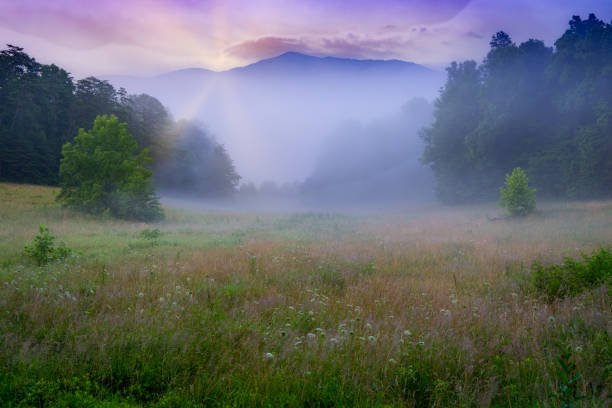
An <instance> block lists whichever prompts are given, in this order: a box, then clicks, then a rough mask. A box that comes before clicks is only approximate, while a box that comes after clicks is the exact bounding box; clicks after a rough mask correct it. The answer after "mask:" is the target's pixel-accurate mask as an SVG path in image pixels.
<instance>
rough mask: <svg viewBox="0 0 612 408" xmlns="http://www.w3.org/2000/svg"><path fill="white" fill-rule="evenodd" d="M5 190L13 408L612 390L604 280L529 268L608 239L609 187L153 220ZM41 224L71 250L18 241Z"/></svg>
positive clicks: (545, 401)
mask: <svg viewBox="0 0 612 408" xmlns="http://www.w3.org/2000/svg"><path fill="white" fill-rule="evenodd" d="M0 192H2V199H1V202H0V220H2V224H0V225H1V227H0V254H2V255H1V258H2V259H1V264H0V265H1V266H0V364H1V365H0V367H1V368H0V401H1V403H0V405H2V406H157V407H182V406H193V407H196V406H270V407H272V406H274V407H276V406H291V407H295V406H313V407H315V406H368V407H370V406H398V407H400V406H402V407H403V406H415V407H425V406H432V407H448V406H509V407H510V406H512V407H519V406H541V407H561V406H589V407H600V406H601V407H603V406H608V405H609V404H610V402H611V401H610V397H611V391H612V389H611V387H612V383H611V381H612V380H611V372H610V370H611V367H612V339H611V330H612V326H611V324H610V322H611V321H612V308H611V307H610V306H611V302H610V294H609V292H608V290H607V288H606V287H605V286H601V287H595V288H592V289H588V290H586V291H584V292H582V293H580V294H578V295H576V296H575V297H568V298H563V299H557V300H554V301H552V302H551V301H550V299H549V298H548V297H546V298H545V297H542V298H540V297H538V295H537V294H534V292H533V291H532V290H530V289H529V288H527V287H526V286H525V285H526V283H525V282H528V279H526V275H529V274H530V270H529V265H531V262H532V261H534V260H538V261H540V262H541V263H543V264H547V263H554V262H559V261H561V260H562V258H563V257H564V256H570V257H577V256H578V254H579V253H580V252H581V251H584V252H590V251H591V250H594V249H596V248H598V247H600V246H608V245H609V244H610V242H611V238H612V229H611V228H609V227H611V226H612V202H592V203H573V204H554V203H551V204H549V205H544V206H542V209H541V210H540V211H539V212H538V213H537V214H533V215H531V216H529V217H527V218H526V219H524V220H519V221H515V220H512V221H509V220H502V221H495V222H491V221H488V220H487V217H486V215H487V213H488V212H492V211H494V206H493V205H491V206H490V207H488V206H480V207H466V208H461V209H453V210H448V209H444V208H438V209H435V210H431V211H421V212H412V213H408V212H407V213H394V214H369V215H362V216H357V215H352V216H347V215H336V214H289V215H266V214H240V215H236V214H223V213H214V214H210V213H209V214H198V213H189V212H184V211H179V210H171V211H169V214H170V217H169V220H168V221H166V222H163V223H160V224H155V225H154V226H147V225H144V224H138V223H124V222H121V223H119V222H116V221H113V220H110V219H100V218H92V217H85V216H82V215H79V214H74V213H71V212H68V211H65V210H63V209H61V208H59V207H56V206H55V205H54V202H53V200H52V198H53V193H54V191H53V190H50V189H41V188H39V187H29V186H17V185H8V184H4V185H0ZM43 223H44V224H46V225H48V226H49V227H50V229H51V230H52V231H53V232H54V233H55V234H56V235H57V236H58V238H59V239H61V240H63V241H65V242H66V244H67V246H69V247H71V248H73V249H74V250H75V254H74V255H73V256H72V257H70V258H68V259H66V260H63V261H60V262H55V263H51V264H49V265H47V266H42V267H38V266H37V265H36V264H35V263H33V262H31V261H30V260H28V259H27V257H25V256H24V255H23V253H22V248H23V245H24V244H25V243H26V242H27V241H29V240H31V239H32V237H33V235H34V234H35V233H36V231H37V227H38V224H43ZM147 229H148V230H149V231H151V230H152V229H159V231H160V232H159V235H157V233H156V237H155V240H152V239H147V235H148V234H149V233H147V232H145V233H141V231H143V230H147ZM564 404H565V405H564Z"/></svg>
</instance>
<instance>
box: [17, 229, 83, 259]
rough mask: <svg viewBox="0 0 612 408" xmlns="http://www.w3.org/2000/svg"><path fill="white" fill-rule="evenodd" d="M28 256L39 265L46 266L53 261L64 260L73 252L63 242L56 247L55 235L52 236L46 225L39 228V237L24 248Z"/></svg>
mask: <svg viewBox="0 0 612 408" xmlns="http://www.w3.org/2000/svg"><path fill="white" fill-rule="evenodd" d="M24 250H25V253H26V255H28V256H30V257H31V258H34V260H35V261H36V262H37V263H38V265H45V264H48V263H49V262H51V261H57V260H61V259H64V258H66V257H68V256H70V254H72V250H71V249H70V248H66V245H65V244H64V243H63V242H60V243H59V244H58V245H55V235H53V234H51V232H50V231H49V228H48V227H47V226H46V225H40V226H39V227H38V235H37V236H36V237H34V240H33V241H32V242H30V243H29V244H28V245H26V246H25V248H24Z"/></svg>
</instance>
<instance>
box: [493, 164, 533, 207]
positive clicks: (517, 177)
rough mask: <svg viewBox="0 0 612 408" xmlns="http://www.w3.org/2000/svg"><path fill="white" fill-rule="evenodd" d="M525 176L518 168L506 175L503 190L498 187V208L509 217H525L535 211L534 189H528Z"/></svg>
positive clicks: (527, 181)
mask: <svg viewBox="0 0 612 408" xmlns="http://www.w3.org/2000/svg"><path fill="white" fill-rule="evenodd" d="M528 183H529V180H528V179H527V175H526V174H525V172H524V171H523V170H521V168H520V167H517V168H515V169H514V170H513V171H512V174H506V184H505V188H504V187H500V189H499V192H500V196H501V198H500V201H499V206H500V207H502V208H505V209H507V210H508V212H509V213H510V214H511V215H526V214H528V213H530V212H532V211H533V210H535V206H536V202H535V193H536V191H535V189H531V188H529V185H528Z"/></svg>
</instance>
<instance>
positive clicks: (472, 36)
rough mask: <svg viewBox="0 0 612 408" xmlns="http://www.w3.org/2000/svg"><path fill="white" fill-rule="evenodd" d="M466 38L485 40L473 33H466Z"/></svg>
mask: <svg viewBox="0 0 612 408" xmlns="http://www.w3.org/2000/svg"><path fill="white" fill-rule="evenodd" d="M465 35H466V37H470V38H476V39H482V38H484V37H483V36H482V35H480V34H478V33H475V32H473V31H468V32H467V33H465Z"/></svg>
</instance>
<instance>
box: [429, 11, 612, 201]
mask: <svg viewBox="0 0 612 408" xmlns="http://www.w3.org/2000/svg"><path fill="white" fill-rule="evenodd" d="M490 45H491V49H490V51H489V53H488V54H487V56H486V58H485V60H484V61H483V63H482V64H481V65H480V66H477V64H476V63H475V62H474V61H466V62H463V63H453V64H451V66H450V67H449V68H447V72H448V78H447V82H446V85H445V86H444V87H443V89H442V90H441V94H440V96H439V98H438V99H437V101H436V103H435V111H434V122H433V124H432V126H430V127H428V128H426V129H424V130H423V132H422V137H423V139H424V141H425V144H426V148H425V152H424V155H423V158H422V160H423V162H424V163H426V164H429V165H430V166H431V167H432V169H433V170H434V173H435V175H436V178H437V192H438V195H439V197H440V198H441V199H442V200H443V201H446V202H467V201H475V200H484V199H491V198H496V197H498V195H499V186H500V185H502V184H503V181H504V175H505V174H506V173H508V172H510V171H511V170H512V169H513V168H515V167H517V166H520V167H521V168H523V169H525V171H526V172H527V175H528V176H529V180H530V183H532V184H533V185H534V186H535V187H536V188H537V189H538V195H539V196H548V197H563V198H595V197H602V196H610V195H611V194H612V25H610V24H606V23H604V22H603V21H601V20H599V19H597V18H596V17H595V15H593V14H591V15H589V17H588V19H586V20H582V19H581V18H580V17H578V16H574V17H573V18H572V20H571V21H570V23H569V29H568V30H567V31H566V32H565V33H564V34H563V35H562V36H561V38H559V39H558V40H557V41H556V42H555V47H554V49H553V48H551V47H547V46H545V45H544V43H543V42H542V41H539V40H533V39H531V40H528V41H526V42H524V43H522V44H520V45H516V44H515V43H513V42H512V40H511V38H510V37H509V36H508V35H507V34H506V33H504V32H499V33H497V34H495V35H494V36H493V38H492V40H491V43H490Z"/></svg>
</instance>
